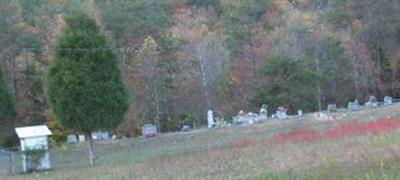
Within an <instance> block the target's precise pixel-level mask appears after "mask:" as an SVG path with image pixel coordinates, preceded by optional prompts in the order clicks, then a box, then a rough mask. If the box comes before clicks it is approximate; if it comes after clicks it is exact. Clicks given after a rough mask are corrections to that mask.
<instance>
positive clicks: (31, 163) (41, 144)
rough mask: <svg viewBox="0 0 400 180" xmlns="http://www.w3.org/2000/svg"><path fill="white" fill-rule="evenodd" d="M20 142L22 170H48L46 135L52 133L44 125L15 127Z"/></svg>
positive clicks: (48, 158) (48, 156)
mask: <svg viewBox="0 0 400 180" xmlns="http://www.w3.org/2000/svg"><path fill="white" fill-rule="evenodd" d="M15 131H16V132H17V135H18V138H19V139H20V142H21V151H22V152H24V153H23V155H22V168H23V171H24V172H28V171H35V170H48V169H50V168H51V165H50V154H49V145H48V136H50V135H52V133H51V131H50V129H49V128H48V127H47V126H46V125H40V126H28V127H19V128H15Z"/></svg>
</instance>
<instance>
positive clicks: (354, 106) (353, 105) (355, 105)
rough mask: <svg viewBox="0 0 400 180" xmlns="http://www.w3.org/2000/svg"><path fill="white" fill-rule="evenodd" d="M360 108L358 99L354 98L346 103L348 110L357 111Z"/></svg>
mask: <svg viewBox="0 0 400 180" xmlns="http://www.w3.org/2000/svg"><path fill="white" fill-rule="evenodd" d="M359 108H360V103H358V100H357V99H356V100H354V102H349V103H348V104H347V109H348V110H349V111H357V110H358V109H359Z"/></svg>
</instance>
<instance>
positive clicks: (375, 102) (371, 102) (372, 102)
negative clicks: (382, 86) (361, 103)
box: [365, 96, 379, 107]
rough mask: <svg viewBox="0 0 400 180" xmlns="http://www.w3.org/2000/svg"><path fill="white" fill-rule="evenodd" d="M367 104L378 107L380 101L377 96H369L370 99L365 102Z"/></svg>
mask: <svg viewBox="0 0 400 180" xmlns="http://www.w3.org/2000/svg"><path fill="white" fill-rule="evenodd" d="M365 106H369V107H378V106H379V103H378V100H377V99H376V97H375V96H369V100H368V102H366V103H365Z"/></svg>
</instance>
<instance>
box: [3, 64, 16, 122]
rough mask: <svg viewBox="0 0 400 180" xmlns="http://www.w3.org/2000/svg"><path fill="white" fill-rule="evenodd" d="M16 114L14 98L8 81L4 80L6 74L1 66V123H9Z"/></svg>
mask: <svg viewBox="0 0 400 180" xmlns="http://www.w3.org/2000/svg"><path fill="white" fill-rule="evenodd" d="M15 116H16V112H15V107H14V99H13V97H12V95H11V92H10V91H9V89H8V87H7V83H6V81H5V80H4V74H3V71H2V69H1V68H0V123H1V124H4V125H5V124H9V123H10V120H12V119H13V118H14V117H15Z"/></svg>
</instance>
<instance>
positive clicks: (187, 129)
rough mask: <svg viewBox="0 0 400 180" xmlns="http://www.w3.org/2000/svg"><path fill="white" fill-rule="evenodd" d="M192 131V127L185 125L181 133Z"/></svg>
mask: <svg viewBox="0 0 400 180" xmlns="http://www.w3.org/2000/svg"><path fill="white" fill-rule="evenodd" d="M190 129H191V128H190V126H188V125H183V126H182V128H181V131H182V132H188V131H190Z"/></svg>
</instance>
